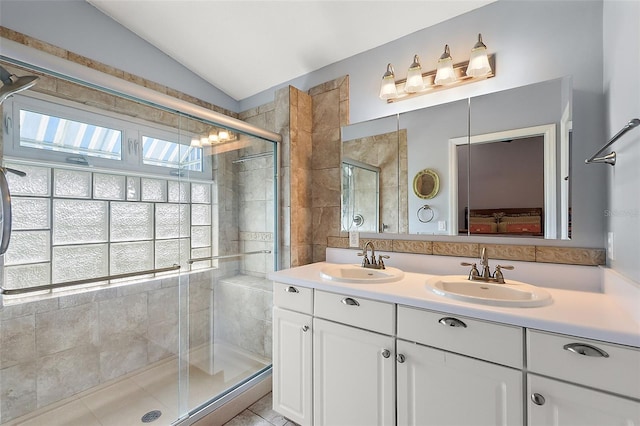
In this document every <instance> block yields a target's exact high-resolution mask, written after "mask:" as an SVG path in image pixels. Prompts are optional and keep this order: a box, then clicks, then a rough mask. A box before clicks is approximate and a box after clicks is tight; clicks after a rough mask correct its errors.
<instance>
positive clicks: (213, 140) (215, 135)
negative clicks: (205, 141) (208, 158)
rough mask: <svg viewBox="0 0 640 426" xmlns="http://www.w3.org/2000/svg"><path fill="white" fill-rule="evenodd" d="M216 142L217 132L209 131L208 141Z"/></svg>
mask: <svg viewBox="0 0 640 426" xmlns="http://www.w3.org/2000/svg"><path fill="white" fill-rule="evenodd" d="M212 142H218V134H217V133H214V132H211V133H209V143H212Z"/></svg>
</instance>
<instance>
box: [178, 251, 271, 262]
mask: <svg viewBox="0 0 640 426" xmlns="http://www.w3.org/2000/svg"><path fill="white" fill-rule="evenodd" d="M260 253H267V254H268V253H271V250H258V251H248V252H245V253H234V254H223V255H220V256H207V257H196V258H193V259H189V260H187V263H188V264H189V265H191V264H192V263H194V262H200V261H202V260H218V259H233V258H234V257H243V256H246V255H248V254H260Z"/></svg>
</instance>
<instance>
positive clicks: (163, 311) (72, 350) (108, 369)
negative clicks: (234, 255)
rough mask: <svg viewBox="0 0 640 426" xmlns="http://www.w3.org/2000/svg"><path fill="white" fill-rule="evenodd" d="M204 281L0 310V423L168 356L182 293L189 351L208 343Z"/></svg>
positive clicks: (166, 281) (196, 275) (155, 283)
mask: <svg viewBox="0 0 640 426" xmlns="http://www.w3.org/2000/svg"><path fill="white" fill-rule="evenodd" d="M211 274H212V272H211V270H208V271H201V272H192V273H190V274H185V275H183V276H181V277H180V278H178V277H166V278H157V279H153V280H149V281H146V282H144V283H139V284H132V285H127V286H121V287H117V288H104V289H100V290H96V291H92V292H85V293H80V294H70V295H65V296H60V297H55V298H50V299H43V300H39V301H34V302H28V303H22V304H19V305H12V306H4V307H3V308H2V310H0V339H1V341H2V343H3V344H2V346H1V347H0V384H1V387H0V423H5V422H7V421H9V420H11V419H14V418H16V417H19V416H21V415H24V414H26V413H29V412H31V411H33V410H36V409H38V408H41V407H44V406H46V405H49V404H51V403H54V402H56V401H59V400H61V399H64V398H67V397H69V396H72V395H75V394H77V393H79V392H82V391H84V390H87V389H89V388H92V387H94V386H96V385H99V384H102V383H105V382H108V381H110V380H113V379H116V378H118V377H120V376H122V375H125V374H127V373H130V372H132V371H134V370H137V369H140V368H144V367H146V366H148V365H151V364H153V363H155V362H157V361H160V360H163V359H166V358H167V357H172V356H175V355H176V354H177V353H178V343H179V342H178V335H179V332H180V330H179V327H180V324H179V322H178V313H179V309H180V308H181V307H180V303H179V301H181V302H182V304H183V306H182V309H186V301H187V298H185V297H184V296H183V297H181V294H180V292H181V291H182V292H184V291H187V289H188V291H189V295H188V299H189V301H190V303H189V311H188V312H189V319H190V320H189V327H190V329H189V331H188V333H189V347H190V348H196V347H199V346H202V345H204V344H206V343H209V341H210V339H209V338H208V336H210V335H211V327H212V324H211V320H210V319H209V318H211V317H212V312H211V310H212V303H211V301H212V300H213V288H212V285H211V282H212V277H211ZM194 301H195V302H196V303H194ZM183 326H184V325H183ZM183 332H186V330H184V331H183ZM176 386H177V384H176ZM176 395H177V388H176Z"/></svg>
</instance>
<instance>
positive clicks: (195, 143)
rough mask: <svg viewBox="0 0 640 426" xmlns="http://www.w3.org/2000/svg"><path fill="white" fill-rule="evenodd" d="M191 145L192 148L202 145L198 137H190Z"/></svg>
mask: <svg viewBox="0 0 640 426" xmlns="http://www.w3.org/2000/svg"><path fill="white" fill-rule="evenodd" d="M191 146H192V147H194V148H199V147H201V146H202V144H201V142H200V139H198V138H192V139H191Z"/></svg>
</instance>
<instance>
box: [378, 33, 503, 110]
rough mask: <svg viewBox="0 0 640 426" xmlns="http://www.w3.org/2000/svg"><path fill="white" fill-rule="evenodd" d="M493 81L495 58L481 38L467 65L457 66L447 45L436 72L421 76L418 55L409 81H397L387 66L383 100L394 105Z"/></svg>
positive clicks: (384, 76)
mask: <svg viewBox="0 0 640 426" xmlns="http://www.w3.org/2000/svg"><path fill="white" fill-rule="evenodd" d="M492 77H495V57H494V55H488V54H487V46H485V44H484V43H483V42H482V35H481V34H478V42H477V43H476V44H475V46H473V49H472V50H471V56H470V58H469V60H468V61H466V62H460V63H457V64H454V63H453V59H452V58H451V52H450V50H449V45H445V47H444V53H443V54H442V55H441V56H440V59H439V60H438V68H437V70H433V71H427V72H422V67H421V66H420V62H419V58H418V55H415V56H414V57H413V63H412V64H411V67H409V72H408V74H407V78H406V79H402V80H398V81H395V80H394V79H395V75H394V71H393V66H391V64H388V65H387V72H386V73H384V75H383V76H382V83H381V85H380V99H383V100H386V101H387V103H392V102H397V101H401V100H404V99H410V98H413V97H415V96H421V95H426V94H427V93H431V92H435V91H439V90H443V89H449V88H452V87H458V86H461V85H463V84H468V83H473V82H475V81H479V80H485V79H487V78H492ZM421 84H422V87H421V86H420V85H421Z"/></svg>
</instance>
